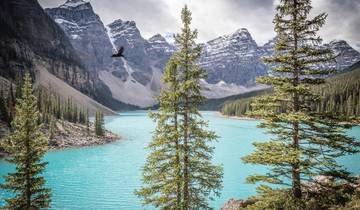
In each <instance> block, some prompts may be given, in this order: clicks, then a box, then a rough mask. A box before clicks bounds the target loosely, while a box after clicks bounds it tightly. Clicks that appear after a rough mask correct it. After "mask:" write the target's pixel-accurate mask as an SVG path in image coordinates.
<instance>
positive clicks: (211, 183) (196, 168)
mask: <svg viewBox="0 0 360 210" xmlns="http://www.w3.org/2000/svg"><path fill="white" fill-rule="evenodd" d="M181 18H182V22H183V28H182V33H181V34H179V35H177V36H176V37H175V40H176V43H177V44H178V46H180V49H179V51H178V52H177V53H175V54H174V55H173V57H172V58H171V59H170V61H169V63H168V65H167V67H166V70H165V73H164V78H163V80H164V83H165V85H166V86H167V89H165V90H163V91H162V92H161V95H160V97H159V98H158V100H159V102H160V109H159V112H158V113H154V114H152V117H153V118H154V119H155V120H156V121H157V127H156V131H155V135H154V137H153V140H152V142H151V143H150V145H149V149H151V153H150V155H149V156H148V159H147V162H146V164H145V166H144V171H143V183H144V186H143V188H142V189H141V190H140V191H138V192H137V194H138V195H139V196H141V197H143V200H144V204H152V205H154V206H156V207H159V208H161V209H183V210H187V209H210V207H209V204H208V200H209V199H213V197H214V196H218V195H219V193H220V190H221V188H222V181H221V179H222V167H220V166H214V165H212V163H211V159H212V154H213V149H214V148H213V147H211V146H209V145H208V144H209V143H211V142H213V141H215V140H216V135H215V133H214V132H212V131H207V130H206V128H207V122H206V121H204V120H203V119H202V117H201V114H200V113H199V110H198V109H199V106H200V105H201V104H202V103H203V102H204V100H205V97H204V96H202V95H201V93H200V80H201V79H204V78H205V74H204V70H203V69H200V68H199V67H198V66H197V65H196V61H197V59H198V58H199V56H200V53H201V48H200V47H199V46H198V45H196V44H195V39H196V37H197V31H192V30H191V29H190V22H191V13H190V11H189V9H188V8H187V6H185V7H184V8H183V10H182V16H181Z"/></svg>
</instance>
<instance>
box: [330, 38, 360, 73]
mask: <svg viewBox="0 0 360 210" xmlns="http://www.w3.org/2000/svg"><path fill="white" fill-rule="evenodd" d="M325 46H327V47H330V48H331V49H332V50H333V52H334V53H335V55H336V56H337V57H336V64H335V65H334V66H333V68H335V69H337V70H339V71H342V70H345V69H346V68H347V67H349V66H352V65H353V64H355V63H356V62H358V61H359V60H360V53H359V52H358V51H356V50H355V49H354V48H352V47H351V46H350V45H349V44H348V43H347V42H346V41H344V40H334V41H331V42H330V43H328V44H325Z"/></svg>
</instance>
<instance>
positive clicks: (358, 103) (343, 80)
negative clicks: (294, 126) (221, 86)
mask: <svg viewBox="0 0 360 210" xmlns="http://www.w3.org/2000/svg"><path fill="white" fill-rule="evenodd" d="M314 90H315V91H316V92H317V93H318V94H319V95H320V97H321V102H320V103H314V104H313V108H314V110H317V111H321V112H331V113H335V114H338V116H339V117H340V116H341V117H346V118H354V117H359V116H360V62H358V63H356V64H354V65H353V66H352V67H350V68H349V69H347V70H345V71H344V73H340V74H338V75H336V76H334V77H331V78H328V79H327V80H326V83H325V84H323V85H320V86H318V87H316V88H314ZM264 94H266V92H258V94H257V95H256V96H251V97H247V98H242V99H238V100H235V101H230V102H225V103H224V105H223V106H222V108H221V113H222V114H225V115H230V116H244V115H245V113H247V112H248V111H251V110H252V108H251V102H252V101H253V100H256V97H259V96H261V95H264ZM270 94H271V93H270Z"/></svg>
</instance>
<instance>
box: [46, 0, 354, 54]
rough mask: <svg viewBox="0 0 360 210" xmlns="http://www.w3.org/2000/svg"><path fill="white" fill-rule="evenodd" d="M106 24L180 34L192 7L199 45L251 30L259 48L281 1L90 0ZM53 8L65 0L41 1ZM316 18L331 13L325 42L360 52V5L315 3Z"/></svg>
mask: <svg viewBox="0 0 360 210" xmlns="http://www.w3.org/2000/svg"><path fill="white" fill-rule="evenodd" d="M89 1H90V2H91V4H92V5H93V8H94V10H95V12H96V13H97V14H99V16H100V17H101V19H102V20H103V22H104V23H105V24H109V23H110V22H112V21H113V20H115V19H119V18H120V19H123V20H134V21H135V22H136V23H137V25H138V27H139V29H140V31H141V33H142V35H143V36H144V37H146V38H148V37H150V36H152V35H154V34H156V33H161V34H165V33H169V32H178V31H179V27H180V25H181V23H180V11H181V8H182V7H183V6H184V4H187V5H188V6H189V8H190V10H191V11H192V14H193V22H192V26H193V27H194V28H197V29H198V31H199V40H198V41H200V42H204V41H208V40H210V39H213V38H216V37H218V36H221V35H224V34H228V33H232V32H234V31H235V30H236V29H238V28H247V29H248V30H249V31H250V33H251V34H252V36H253V38H254V39H255V40H256V42H257V43H258V44H264V43H266V42H267V41H268V40H269V39H271V38H272V37H274V35H275V33H274V32H273V24H272V20H273V17H274V14H275V4H276V2H278V1H279V0H221V1H219V0H201V1H200V0H89ZM39 2H40V4H41V5H42V6H43V7H54V6H58V5H60V4H62V3H64V2H65V0H39ZM313 7H314V9H313V12H312V14H319V13H320V12H326V13H328V15H329V16H328V20H327V23H326V25H325V26H324V28H323V29H322V30H321V31H320V35H321V36H322V37H323V38H324V41H325V42H328V41H330V40H332V39H345V40H346V41H348V42H349V43H350V44H351V45H352V46H353V47H354V48H356V49H358V50H359V49H360V46H359V45H360V38H359V35H358V34H360V27H359V26H360V15H359V14H360V1H359V0H313Z"/></svg>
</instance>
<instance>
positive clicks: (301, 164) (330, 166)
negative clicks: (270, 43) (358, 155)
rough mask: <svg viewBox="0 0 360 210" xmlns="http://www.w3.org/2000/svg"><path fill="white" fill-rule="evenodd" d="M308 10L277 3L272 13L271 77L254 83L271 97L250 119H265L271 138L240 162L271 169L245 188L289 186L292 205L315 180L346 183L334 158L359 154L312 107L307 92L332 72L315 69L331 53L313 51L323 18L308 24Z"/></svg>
mask: <svg viewBox="0 0 360 210" xmlns="http://www.w3.org/2000/svg"><path fill="white" fill-rule="evenodd" d="M310 10H311V1H310V0H281V1H280V5H279V6H278V7H277V12H278V13H277V14H276V16H275V19H274V23H275V31H276V33H277V35H278V36H277V42H276V46H275V52H276V53H275V55H274V56H272V57H268V58H265V61H266V62H268V63H271V64H273V66H274V67H273V68H272V71H273V72H274V73H273V76H267V77H262V78H260V79H258V82H259V83H262V84H267V85H272V86H273V87H274V94H273V95H270V96H265V97H261V98H258V99H257V101H256V102H255V103H253V104H252V108H253V112H252V113H251V114H252V115H254V116H261V117H262V118H264V121H263V122H262V123H261V125H260V127H262V128H267V129H268V132H269V133H270V134H272V135H273V137H272V138H271V140H269V141H268V142H263V143H254V145H255V147H256V150H255V152H253V153H252V154H250V155H248V156H246V157H244V158H243V160H244V161H245V162H246V163H252V164H263V165H266V166H269V167H270V168H271V171H270V172H269V173H266V174H264V175H261V174H260V175H254V176H250V177H248V181H249V182H252V183H253V182H258V181H263V182H269V183H273V184H280V185H290V186H291V189H292V197H293V198H294V200H296V201H299V199H301V198H302V184H303V182H304V181H313V182H315V181H316V180H315V179H314V178H315V177H316V176H317V175H328V176H332V177H333V178H334V179H336V178H344V179H345V178H347V177H348V173H347V172H346V171H344V170H343V169H341V167H340V166H339V165H338V164H337V163H336V159H335V158H337V157H339V156H342V155H345V154H351V153H355V152H357V149H358V144H357V143H356V141H355V140H354V139H352V138H350V137H347V136H346V135H345V134H344V129H345V128H347V126H346V125H342V124H339V123H338V122H337V121H336V120H334V118H329V116H327V115H325V113H323V112H317V111H316V110H313V109H312V107H311V104H312V103H313V102H314V101H317V102H318V101H320V97H319V96H318V95H317V94H316V93H315V92H314V91H313V90H312V88H313V87H314V86H317V85H320V84H322V83H324V81H325V80H324V79H323V78H324V76H326V75H328V74H330V73H331V72H333V70H332V69H319V68H317V67H316V66H315V64H319V63H320V64H324V63H326V62H332V61H333V58H334V57H333V54H332V52H331V51H330V49H327V48H320V47H317V46H319V44H320V43H321V41H322V40H321V38H320V37H317V36H316V33H317V31H318V30H319V29H320V28H321V27H322V26H323V25H324V23H325V19H326V14H320V15H318V16H315V17H314V18H312V19H309V18H308V14H309V12H310ZM288 180H290V182H291V183H289V181H288ZM262 189H265V188H262ZM304 189H305V188H304Z"/></svg>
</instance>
